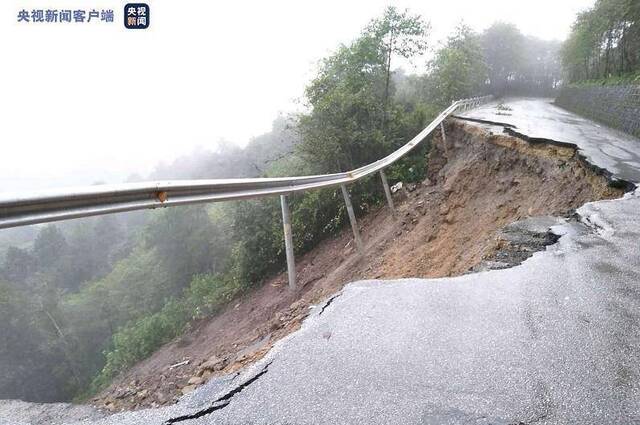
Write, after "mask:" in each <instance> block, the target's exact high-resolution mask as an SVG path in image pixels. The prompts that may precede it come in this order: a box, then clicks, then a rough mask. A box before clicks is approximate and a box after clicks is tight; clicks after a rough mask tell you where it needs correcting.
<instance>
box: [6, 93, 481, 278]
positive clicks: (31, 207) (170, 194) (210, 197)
mask: <svg viewBox="0 0 640 425" xmlns="http://www.w3.org/2000/svg"><path fill="white" fill-rule="evenodd" d="M490 99H491V96H484V97H475V98H471V99H463V100H458V101H455V102H453V103H452V104H451V106H449V107H448V108H447V109H445V110H444V111H442V112H441V113H440V115H438V117H436V119H434V120H433V121H432V122H431V123H430V124H429V125H428V126H427V127H426V128H425V129H424V130H422V131H421V132H420V133H418V134H417V135H416V136H415V137H414V138H413V139H411V140H410V141H409V142H408V143H407V144H405V145H404V146H402V147H401V148H399V149H398V150H396V151H394V152H393V153H391V154H389V155H387V156H386V157H384V158H382V159H380V160H378V161H375V162H373V163H371V164H368V165H365V166H363V167H360V168H358V169H355V170H352V171H347V172H344V173H335V174H323V175H317V176H300V177H278V178H250V179H215V180H177V181H160V182H146V183H123V184H115V185H97V186H88V187H81V188H68V189H60V190H53V191H45V192H39V193H30V194H24V195H18V196H8V197H2V196H0V229H3V228H9V227H17V226H25V225H29V224H37V223H46V222H53V221H59V220H67V219H72V218H79V217H90V216H95V215H102V214H110V213H117V212H125V211H135V210H142V209H154V208H163V207H169V206H177V205H188V204H196V203H205V202H219V201H229V200H238V199H249V198H258V197H263V196H274V195H280V196H281V202H282V212H283V222H284V227H285V244H286V248H287V263H288V271H289V284H290V286H295V276H294V275H295V266H294V262H293V248H292V246H293V245H292V235H291V223H290V219H289V208H288V205H287V195H289V194H292V193H295V192H302V191H307V190H312V189H321V188H326V187H333V186H341V187H342V193H343V195H344V198H345V202H346V204H347V210H348V213H349V219H350V220H351V225H352V228H353V231H354V238H355V241H356V244H357V245H358V248H359V249H360V250H361V249H362V242H361V241H360V236H359V234H358V228H357V226H356V223H355V215H354V214H353V208H352V207H351V201H350V199H349V195H348V192H347V190H346V185H347V184H350V183H354V182H356V181H358V180H360V179H362V178H364V177H366V176H369V175H371V174H373V173H376V172H379V173H380V176H381V178H382V183H383V185H384V188H385V195H386V197H387V201H388V203H389V206H390V207H391V209H392V210H393V201H392V199H391V193H390V191H389V187H388V184H387V179H386V177H385V174H384V169H385V168H387V167H389V166H390V165H392V164H393V163H395V162H396V161H397V160H399V159H400V158H402V157H403V156H404V155H406V154H407V153H408V152H410V151H411V150H412V149H413V148H415V147H416V146H417V145H418V144H419V143H420V142H422V141H423V140H424V139H425V138H426V137H427V136H428V135H429V134H431V133H432V132H433V131H434V130H435V129H436V128H437V127H438V126H439V125H440V128H441V131H442V134H443V136H444V126H443V125H442V122H443V121H444V120H445V119H446V118H447V117H449V116H450V115H452V114H453V113H455V112H456V111H458V110H467V109H471V108H474V107H477V106H479V105H480V104H482V103H485V102H487V101H489V100H490Z"/></svg>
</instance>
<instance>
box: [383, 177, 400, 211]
mask: <svg viewBox="0 0 640 425" xmlns="http://www.w3.org/2000/svg"><path fill="white" fill-rule="evenodd" d="M380 178H381V179H382V187H384V196H386V198H387V204H389V209H390V210H391V214H393V215H395V214H396V209H395V207H394V206H393V198H392V197H391V189H389V183H388V182H387V176H386V175H385V174H384V170H380Z"/></svg>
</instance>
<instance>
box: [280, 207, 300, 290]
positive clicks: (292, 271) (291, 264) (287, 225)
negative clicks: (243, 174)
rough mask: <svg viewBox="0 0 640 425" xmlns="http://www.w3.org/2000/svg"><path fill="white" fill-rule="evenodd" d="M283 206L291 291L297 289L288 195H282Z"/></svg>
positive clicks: (285, 244)
mask: <svg viewBox="0 0 640 425" xmlns="http://www.w3.org/2000/svg"><path fill="white" fill-rule="evenodd" d="M280 205H281V206H282V226H283V228H284V248H285V251H286V253H287V274H288V275H289V289H295V288H296V262H295V257H294V256H293V235H292V234H291V214H290V213H289V204H288V203H287V195H280Z"/></svg>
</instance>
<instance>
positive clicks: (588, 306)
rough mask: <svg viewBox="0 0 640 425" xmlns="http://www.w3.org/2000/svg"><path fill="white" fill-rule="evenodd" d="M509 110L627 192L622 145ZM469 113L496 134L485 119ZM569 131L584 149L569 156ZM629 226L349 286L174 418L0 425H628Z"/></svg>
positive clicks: (634, 151)
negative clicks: (473, 263) (462, 271)
mask: <svg viewBox="0 0 640 425" xmlns="http://www.w3.org/2000/svg"><path fill="white" fill-rule="evenodd" d="M511 105H513V107H512V111H511V116H510V117H506V118H508V119H509V122H510V123H514V125H516V127H517V129H518V131H522V132H527V131H531V133H530V134H529V135H530V137H544V138H554V139H555V140H560V141H565V142H571V143H577V144H579V146H580V148H581V149H583V151H584V153H585V155H586V156H587V157H588V158H589V159H590V160H592V161H594V163H595V165H598V166H602V167H607V168H608V167H611V168H608V169H610V170H611V171H612V172H613V173H615V174H616V175H617V176H619V177H621V178H628V179H633V180H635V181H640V179H639V178H637V176H638V175H640V161H637V159H638V155H639V154H640V144H638V145H634V144H633V143H634V140H633V139H627V138H622V139H612V137H614V136H615V134H616V133H611V132H609V131H607V130H605V129H602V127H597V126H595V124H591V123H588V122H587V123H586V124H588V126H595V129H593V128H591V129H587V128H586V127H585V128H582V129H581V130H580V129H573V130H566V129H562V126H563V125H562V124H560V122H562V121H563V120H564V121H566V120H578V118H576V117H574V116H572V115H570V114H567V113H566V112H562V111H560V112H558V114H560V117H558V118H557V120H555V121H557V122H558V123H557V124H545V126H546V127H544V132H543V131H542V130H539V129H538V127H536V126H535V125H534V124H531V128H534V130H530V129H528V128H527V127H526V126H525V125H523V124H522V123H529V122H530V121H531V122H536V120H537V121H538V122H541V123H542V122H546V121H554V119H553V115H554V112H553V111H554V110H555V107H552V106H550V105H548V104H546V103H544V102H542V101H532V100H516V101H514V102H513V104H509V105H508V106H511ZM485 109H489V111H488V112H486V115H484V114H485V112H483V110H485ZM480 113H482V114H483V115H481V116H482V117H489V118H483V119H491V120H492V121H498V119H493V118H490V108H483V109H481V110H479V111H478V112H477V114H480ZM528 113H531V114H533V115H532V116H531V117H529V116H528V115H527V114H528ZM472 114H474V115H475V114H476V112H472ZM549 114H551V117H549ZM562 114H564V115H562ZM500 118H501V119H500V121H503V122H504V121H506V120H505V116H501V117H500ZM515 123H518V124H520V125H518V124H515ZM566 124H567V125H568V123H566ZM541 125H542V124H541ZM560 130H562V132H564V134H565V135H570V136H571V137H575V139H571V140H567V139H562V138H561V137H559V136H561V135H562V134H560ZM580 131H583V132H585V133H588V134H591V136H590V137H589V138H588V140H586V139H585V140H578V139H579V138H578V137H577V135H576V134H577V133H579V132H580ZM525 134H528V133H525ZM595 134H601V135H602V138H601V139H597V138H596V136H595ZM567 138H568V136H567ZM607 145H609V147H607ZM638 211H640V193H634V194H628V195H626V196H625V198H623V199H620V200H613V201H601V202H596V203H591V204H587V205H585V206H583V207H582V208H580V209H579V211H578V213H579V215H580V217H581V222H580V223H572V224H563V225H559V226H555V227H554V231H556V232H557V233H559V234H562V235H563V237H562V238H561V239H560V241H559V242H558V243H557V244H555V245H553V246H551V247H549V248H548V249H547V251H544V252H539V253H536V254H535V255H534V256H533V257H532V258H530V259H529V260H527V261H526V262H525V263H523V264H522V265H520V266H517V267H514V268H511V269H506V270H495V271H490V272H482V273H477V274H470V275H465V276H460V277H456V278H445V279H405V280H399V281H392V282H389V281H386V282H385V281H368V282H356V283H353V284H351V285H349V286H348V287H347V288H345V290H344V291H343V293H342V294H341V295H340V296H338V297H337V298H335V299H334V300H333V301H332V302H331V304H330V305H328V306H327V307H326V308H325V309H324V311H323V312H322V314H320V311H321V310H322V307H323V306H319V307H317V308H316V309H315V313H313V314H312V315H311V317H310V318H309V319H308V320H307V321H306V322H305V323H304V325H303V327H302V329H301V330H300V331H298V332H296V333H294V334H292V335H290V336H289V337H288V338H286V339H284V340H282V341H281V342H280V343H278V344H277V345H276V347H275V348H274V349H273V350H272V351H271V352H270V353H269V354H268V355H267V357H266V358H265V359H263V360H262V361H260V362H258V363H257V364H255V365H253V366H251V367H250V368H248V369H247V370H245V371H243V372H242V373H241V374H240V375H239V376H230V377H227V378H225V379H222V380H216V381H213V382H210V383H209V384H207V385H205V386H203V387H201V388H199V389H198V390H197V391H195V392H194V393H192V394H189V395H188V396H185V397H184V398H183V399H182V401H181V402H180V403H179V404H178V405H176V406H172V407H169V408H164V409H156V410H146V411H140V412H135V413H123V414H119V415H114V416H109V417H104V418H101V419H100V418H98V417H97V414H96V413H90V412H89V413H87V412H84V411H83V412H81V414H82V415H85V416H84V417H82V416H79V415H80V413H73V412H67V413H66V414H65V413H58V414H57V415H58V416H57V418H58V419H49V420H44V421H43V418H44V417H43V416H42V415H43V413H46V412H47V411H48V412H51V411H52V410H51V408H43V407H42V406H40V405H28V404H24V403H18V402H4V404H2V403H0V423H2V424H4V423H12V424H15V423H92V424H154V423H157V424H160V423H163V421H166V420H168V419H171V418H177V417H179V416H182V415H195V416H198V415H200V414H201V415H202V416H201V417H199V418H194V419H189V420H184V421H182V423H184V424H192V425H195V424H199V425H200V424H360V423H366V424H461V423H463V424H520V423H523V424H534V423H535V424H634V423H638V424H640V286H639V285H640V247H639V241H640V220H638ZM246 382H249V383H248V384H247V385H243V384H244V383H246ZM215 400H220V401H218V402H215ZM58 409H60V408H59V407H58ZM205 413H206V414H205ZM87 415H90V416H93V417H87ZM76 419H79V421H78V420H76ZM178 423H180V422H178Z"/></svg>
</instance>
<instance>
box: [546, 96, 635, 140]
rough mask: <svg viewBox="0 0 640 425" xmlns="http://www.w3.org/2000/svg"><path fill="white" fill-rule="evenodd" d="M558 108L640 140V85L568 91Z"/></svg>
mask: <svg viewBox="0 0 640 425" xmlns="http://www.w3.org/2000/svg"><path fill="white" fill-rule="evenodd" d="M556 104H557V105H558V106H561V107H563V108H565V109H568V110H570V111H573V112H576V113H578V114H580V115H582V116H585V117H588V118H591V119H593V120H596V121H600V122H601V123H603V124H606V125H607V126H609V127H613V128H616V129H618V130H622V131H624V132H626V133H629V134H633V135H634V136H636V137H640V85H638V84H628V85H621V86H581V87H565V88H563V89H562V90H560V93H559V94H558V97H557V99H556Z"/></svg>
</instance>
